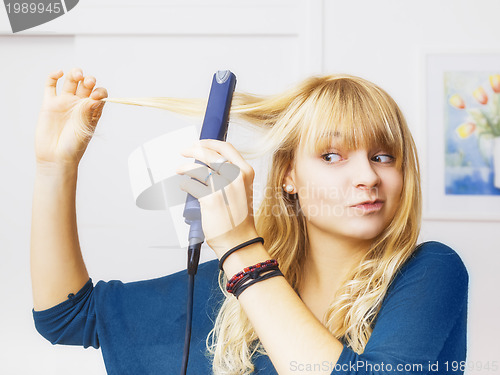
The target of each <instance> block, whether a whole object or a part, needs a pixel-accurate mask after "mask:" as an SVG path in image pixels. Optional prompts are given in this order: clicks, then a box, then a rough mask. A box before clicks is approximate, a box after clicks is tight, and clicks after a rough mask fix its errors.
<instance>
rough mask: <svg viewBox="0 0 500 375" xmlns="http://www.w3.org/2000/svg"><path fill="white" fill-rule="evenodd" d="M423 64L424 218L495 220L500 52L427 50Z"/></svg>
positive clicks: (498, 215) (499, 201)
mask: <svg viewBox="0 0 500 375" xmlns="http://www.w3.org/2000/svg"><path fill="white" fill-rule="evenodd" d="M423 66H424V76H425V79H424V80H423V85H424V88H423V100H422V102H423V108H424V111H423V113H424V116H425V117H424V118H425V126H424V128H425V135H424V142H423V143H424V144H425V147H424V148H425V150H424V153H423V154H424V157H425V160H424V173H423V174H422V182H423V194H424V203H425V204H424V213H423V214H424V215H423V216H424V220H425V219H427V220H464V221H470V220H483V221H500V155H499V154H500V133H499V132H500V92H499V91H500V51H472V52H471V51H465V52H464V51H453V52H438V51H433V52H429V51H427V52H425V53H424V55H423ZM497 75H498V76H497ZM492 77H493V78H492ZM497 81H498V82H497ZM495 145H496V147H495ZM496 154H497V155H496ZM495 155H496V157H495ZM495 160H496V163H495ZM495 172H496V173H495Z"/></svg>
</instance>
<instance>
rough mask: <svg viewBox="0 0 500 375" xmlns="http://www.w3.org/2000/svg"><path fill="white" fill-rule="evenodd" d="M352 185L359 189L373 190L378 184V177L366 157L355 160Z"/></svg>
mask: <svg viewBox="0 0 500 375" xmlns="http://www.w3.org/2000/svg"><path fill="white" fill-rule="evenodd" d="M355 160H356V161H355V163H354V164H353V175H352V176H353V177H352V184H353V186H354V187H356V188H360V189H373V188H374V187H376V186H378V184H379V183H380V176H379V175H378V173H377V172H376V170H375V169H374V167H373V165H372V163H371V161H370V160H369V159H368V158H367V156H366V155H364V156H359V155H358V157H357V158H355Z"/></svg>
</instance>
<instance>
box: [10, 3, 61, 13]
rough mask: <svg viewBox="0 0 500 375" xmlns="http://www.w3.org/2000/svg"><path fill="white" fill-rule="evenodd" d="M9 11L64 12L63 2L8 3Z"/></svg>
mask: <svg viewBox="0 0 500 375" xmlns="http://www.w3.org/2000/svg"><path fill="white" fill-rule="evenodd" d="M5 7H6V8H7V13H16V14H19V13H23V14H27V13H31V14H34V13H55V14H59V13H62V11H63V10H62V8H61V3H48V4H45V3H36V2H33V3H7V4H5Z"/></svg>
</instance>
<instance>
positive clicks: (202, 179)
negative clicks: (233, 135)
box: [176, 139, 257, 258]
mask: <svg viewBox="0 0 500 375" xmlns="http://www.w3.org/2000/svg"><path fill="white" fill-rule="evenodd" d="M181 155H182V156H185V157H192V158H194V159H196V160H199V161H201V162H203V163H205V164H206V165H208V166H210V168H209V167H207V166H205V165H202V164H198V163H194V162H193V163H190V164H184V165H182V166H180V167H179V168H177V170H176V173H177V174H181V175H184V174H185V175H187V176H189V177H192V178H190V179H189V180H187V181H186V182H184V183H183V184H181V189H182V190H184V191H185V192H187V193H189V194H191V195H192V196H194V197H195V198H197V199H198V200H199V202H200V208H201V217H202V226H203V233H204V234H205V240H206V242H207V244H208V245H209V246H210V247H211V248H212V249H213V250H214V251H215V253H216V255H217V257H218V258H220V257H221V256H222V255H223V254H224V253H225V252H226V251H227V250H228V249H230V248H232V247H234V246H236V245H238V244H240V243H242V242H245V241H247V240H249V239H252V238H255V237H256V236H257V231H256V229H255V223H254V219H253V180H254V176H255V172H254V170H253V168H252V167H251V166H250V165H249V164H248V163H247V162H246V161H245V159H243V157H242V156H241V155H240V153H239V152H238V151H237V150H236V149H235V148H234V146H233V145H232V144H230V143H227V142H222V141H218V140H213V139H203V140H200V141H198V142H196V143H194V144H193V146H191V147H189V148H187V149H185V150H183V151H182V152H181Z"/></svg>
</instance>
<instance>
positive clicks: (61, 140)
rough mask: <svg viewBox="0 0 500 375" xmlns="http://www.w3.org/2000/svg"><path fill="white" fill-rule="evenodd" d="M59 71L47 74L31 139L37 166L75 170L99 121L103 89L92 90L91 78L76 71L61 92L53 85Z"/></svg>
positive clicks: (60, 75) (80, 71)
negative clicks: (36, 122) (34, 130)
mask: <svg viewBox="0 0 500 375" xmlns="http://www.w3.org/2000/svg"><path fill="white" fill-rule="evenodd" d="M63 74H64V73H63V72H62V71H60V70H59V71H57V72H53V73H51V74H49V76H48V78H47V83H46V85H45V94H44V98H43V103H42V108H41V110H40V114H39V117H38V124H37V128H36V135H35V155H36V161H37V165H38V166H42V167H50V168H51V167H56V168H58V167H62V168H78V164H79V162H80V160H81V158H82V156H83V154H84V152H85V150H86V148H87V146H88V144H89V142H90V140H91V138H92V135H93V134H94V130H95V127H96V125H97V122H98V120H99V118H100V117H101V113H102V109H103V106H104V102H103V101H102V100H101V99H103V98H106V97H107V96H108V93H107V91H106V89H104V88H96V89H94V86H95V84H96V80H95V78H94V77H92V76H87V77H84V76H83V72H82V70H81V69H79V68H74V69H72V70H71V71H70V72H69V73H68V74H67V75H66V79H65V81H64V85H63V87H62V91H61V92H60V93H59V95H57V93H56V85H57V81H58V79H60V78H61V77H62V76H63Z"/></svg>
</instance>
